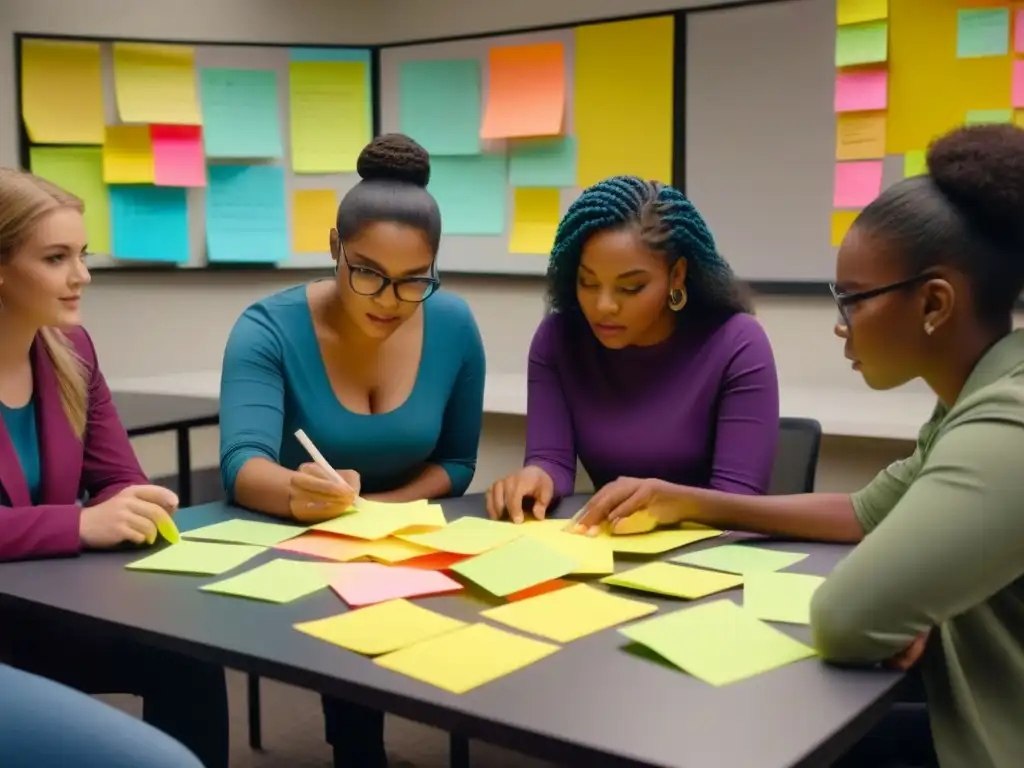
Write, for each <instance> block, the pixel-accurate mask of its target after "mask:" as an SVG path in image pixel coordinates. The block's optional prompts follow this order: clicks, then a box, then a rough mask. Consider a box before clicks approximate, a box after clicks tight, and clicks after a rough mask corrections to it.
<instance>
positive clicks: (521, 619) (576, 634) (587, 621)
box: [480, 584, 658, 643]
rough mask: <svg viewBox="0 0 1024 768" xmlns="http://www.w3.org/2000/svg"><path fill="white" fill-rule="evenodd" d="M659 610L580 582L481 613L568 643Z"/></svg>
mask: <svg viewBox="0 0 1024 768" xmlns="http://www.w3.org/2000/svg"><path fill="white" fill-rule="evenodd" d="M656 610H658V608H657V606H654V605H650V604H648V603H642V602H640V601H638V600H630V599H628V598H625V597H619V596H618V595H612V594H609V593H607V592H605V591H603V590H600V589H594V588H593V587H590V586H587V585H586V584H577V585H575V586H572V587H567V588H566V589H559V590H557V591H555V592H550V593H548V594H546V595H540V596H539V597H531V598H530V599H529V600H522V601H520V602H516V603H510V604H508V605H501V606H498V607H497V608H490V609H488V610H486V611H483V612H482V613H481V614H480V615H481V616H484V617H485V618H488V619H490V620H491V621H497V622H500V623H502V624H506V625H508V626H510V627H512V628H513V629H518V630H521V631H523V632H529V633H530V634H531V635H538V636H540V637H546V638H547V639H549V640H554V641H555V642H557V643H568V642H571V641H572V640H578V639H579V638H581V637H585V636H586V635H590V634H593V633H594V632H600V631H601V630H602V629H608V628H609V627H614V626H615V625H616V624H622V623H623V622H626V621H632V620H633V619H639V618H640V617H641V616H647V615H649V614H652V613H654V612H655V611H656Z"/></svg>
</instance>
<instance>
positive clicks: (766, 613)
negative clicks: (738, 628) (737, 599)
mask: <svg viewBox="0 0 1024 768" xmlns="http://www.w3.org/2000/svg"><path fill="white" fill-rule="evenodd" d="M824 583H825V579H824V578H822V577H821V576H811V575H808V574H806V573H770V572H763V573H752V574H750V575H748V576H747V579H746V581H744V583H743V608H744V609H745V610H748V611H750V612H751V613H752V614H754V615H755V616H756V617H757V618H759V619H763V620H764V621H779V622H783V623H786V624H810V623H811V599H812V598H813V597H814V593H815V592H816V591H817V589H818V587H820V586H821V585H822V584H824Z"/></svg>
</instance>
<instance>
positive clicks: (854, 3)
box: [836, 0, 889, 24]
mask: <svg viewBox="0 0 1024 768" xmlns="http://www.w3.org/2000/svg"><path fill="white" fill-rule="evenodd" d="M887 18H889V0H839V1H838V4H837V6H836V22H837V23H838V24H861V23H863V22H865V21H878V20H879V19H887Z"/></svg>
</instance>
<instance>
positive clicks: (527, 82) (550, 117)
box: [480, 42, 565, 139]
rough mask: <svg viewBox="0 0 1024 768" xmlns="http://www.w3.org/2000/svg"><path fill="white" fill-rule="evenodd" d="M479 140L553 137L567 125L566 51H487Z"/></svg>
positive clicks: (550, 47) (530, 47)
mask: <svg viewBox="0 0 1024 768" xmlns="http://www.w3.org/2000/svg"><path fill="white" fill-rule="evenodd" d="M487 74H488V79H487V105H486V107H485V108H484V118H483V124H482V125H481V126H480V136H481V137H482V138H484V139H511V138H523V137H528V136H557V135H558V134H560V133H561V132H562V126H563V123H564V121H565V48H564V46H563V45H562V43H559V42H550V43H530V44H527V45H503V46H495V47H494V48H491V50H490V55H489V60H488V67H487Z"/></svg>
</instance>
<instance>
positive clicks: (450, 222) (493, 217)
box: [427, 154, 508, 235]
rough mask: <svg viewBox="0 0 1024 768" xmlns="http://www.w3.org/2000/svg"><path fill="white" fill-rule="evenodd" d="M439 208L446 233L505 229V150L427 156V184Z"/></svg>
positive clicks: (472, 232) (488, 232)
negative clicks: (462, 155)
mask: <svg viewBox="0 0 1024 768" xmlns="http://www.w3.org/2000/svg"><path fill="white" fill-rule="evenodd" d="M427 189H428V190H429V191H430V193H431V194H432V195H433V196H434V198H435V199H436V200H437V204H438V206H439V207H440V208H441V227H442V232H443V233H444V234H446V235H500V234H502V233H503V232H504V231H505V208H506V203H507V201H508V162H507V159H506V157H505V155H504V154H494V155H474V156H467V157H443V156H437V155H435V156H433V157H431V158H430V185H429V186H428V187H427Z"/></svg>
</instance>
